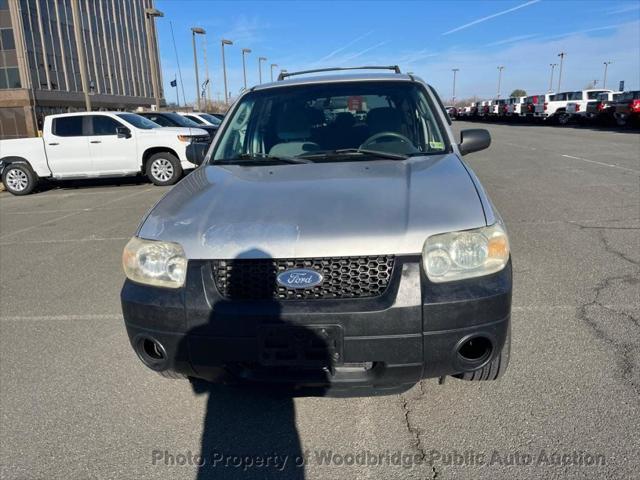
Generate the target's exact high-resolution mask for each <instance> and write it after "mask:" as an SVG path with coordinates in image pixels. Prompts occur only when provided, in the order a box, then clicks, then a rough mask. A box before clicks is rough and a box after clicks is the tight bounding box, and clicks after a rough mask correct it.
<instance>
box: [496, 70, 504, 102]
mask: <svg viewBox="0 0 640 480" xmlns="http://www.w3.org/2000/svg"><path fill="white" fill-rule="evenodd" d="M502 70H504V66H503V65H500V66H499V67H498V96H497V97H496V98H497V99H498V100H499V99H500V84H501V83H502Z"/></svg>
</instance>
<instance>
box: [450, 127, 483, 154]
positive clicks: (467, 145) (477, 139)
mask: <svg viewBox="0 0 640 480" xmlns="http://www.w3.org/2000/svg"><path fill="white" fill-rule="evenodd" d="M489 145H491V135H490V134H489V132H488V131H487V130H485V129H484V128H471V129H468V130H462V131H461V132H460V143H459V144H458V148H459V149H460V153H461V154H462V155H466V154H467V153H472V152H477V151H478V150H484V149H485V148H489Z"/></svg>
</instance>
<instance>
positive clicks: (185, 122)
mask: <svg viewBox="0 0 640 480" xmlns="http://www.w3.org/2000/svg"><path fill="white" fill-rule="evenodd" d="M138 115H141V116H143V117H144V118H148V119H149V120H151V121H152V122H155V123H157V124H158V125H160V126H162V127H185V128H199V129H202V130H204V131H205V132H207V134H208V135H207V137H206V138H205V137H203V138H199V139H197V141H202V142H206V143H210V142H211V140H213V137H214V135H215V134H216V132H217V131H218V127H217V126H213V125H204V124H198V123H196V122H194V121H193V120H191V119H189V118H187V117H185V116H184V115H179V114H178V113H176V112H139V113H138Z"/></svg>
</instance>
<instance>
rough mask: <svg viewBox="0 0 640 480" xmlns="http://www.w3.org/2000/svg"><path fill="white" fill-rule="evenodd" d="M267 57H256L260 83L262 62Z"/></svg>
mask: <svg viewBox="0 0 640 480" xmlns="http://www.w3.org/2000/svg"><path fill="white" fill-rule="evenodd" d="M266 60H267V57H258V81H259V82H260V83H261V84H262V62H264V61H266Z"/></svg>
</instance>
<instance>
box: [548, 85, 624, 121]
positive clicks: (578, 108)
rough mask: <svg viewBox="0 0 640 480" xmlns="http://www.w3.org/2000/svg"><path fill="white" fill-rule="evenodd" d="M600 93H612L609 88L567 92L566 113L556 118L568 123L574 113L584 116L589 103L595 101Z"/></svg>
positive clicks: (573, 116)
mask: <svg viewBox="0 0 640 480" xmlns="http://www.w3.org/2000/svg"><path fill="white" fill-rule="evenodd" d="M601 93H612V91H611V90H580V91H577V92H571V93H570V94H569V98H568V100H569V102H568V103H567V106H566V108H565V113H566V115H562V116H561V117H559V118H558V121H559V122H560V123H561V124H566V123H568V122H569V121H570V120H571V119H572V118H575V116H576V115H579V116H581V117H584V116H585V115H586V112H587V105H588V104H589V103H593V104H595V103H597V98H598V95H599V94H601Z"/></svg>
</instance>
